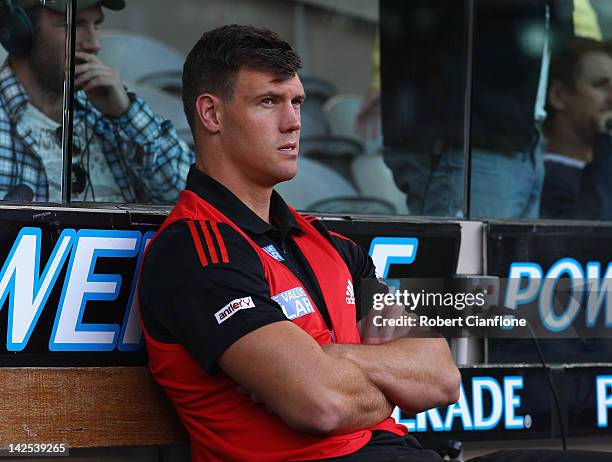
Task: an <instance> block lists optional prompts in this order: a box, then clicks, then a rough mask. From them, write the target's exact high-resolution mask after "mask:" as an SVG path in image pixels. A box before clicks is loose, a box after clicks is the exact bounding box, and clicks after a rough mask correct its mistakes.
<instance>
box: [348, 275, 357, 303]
mask: <svg viewBox="0 0 612 462" xmlns="http://www.w3.org/2000/svg"><path fill="white" fill-rule="evenodd" d="M346 304H347V305H354V304H355V290H354V289H353V283H352V282H351V280H350V279H349V280H348V281H346Z"/></svg>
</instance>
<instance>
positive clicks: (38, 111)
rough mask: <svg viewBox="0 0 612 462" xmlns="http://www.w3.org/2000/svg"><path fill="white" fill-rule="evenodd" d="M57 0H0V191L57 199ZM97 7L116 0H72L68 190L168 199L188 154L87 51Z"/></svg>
mask: <svg viewBox="0 0 612 462" xmlns="http://www.w3.org/2000/svg"><path fill="white" fill-rule="evenodd" d="M67 1H68V0H46V1H41V0H4V1H2V0H0V42H1V43H2V45H3V46H4V48H5V49H6V50H7V51H8V53H9V56H8V59H7V60H6V61H5V62H4V64H3V65H2V67H0V199H2V198H4V199H12V200H21V201H24V200H25V201H29V200H33V201H37V202H46V201H51V202H59V201H60V199H61V178H62V151H61V133H62V125H61V123H62V100H63V95H64V59H65V57H64V53H65V42H66V23H65V12H66V3H67ZM103 7H104V8H106V9H109V10H116V11H117V10H122V9H123V8H124V7H125V0H78V3H77V11H76V14H75V21H76V23H77V30H76V54H75V58H76V66H75V81H74V84H75V89H76V94H75V97H74V111H75V112H74V138H73V165H72V194H71V195H72V199H73V200H86V201H104V202H147V203H164V202H173V201H174V200H176V198H177V197H178V192H179V191H180V190H181V189H183V187H184V185H185V179H186V176H187V172H188V170H189V166H190V164H191V163H192V162H193V159H194V157H193V153H192V152H191V150H190V149H189V147H188V146H187V144H186V143H185V142H183V141H181V140H180V139H179V138H178V136H177V134H176V131H175V129H174V127H173V126H172V124H171V122H169V121H168V120H164V119H162V118H161V117H159V116H158V115H156V114H154V113H153V112H152V110H151V109H150V108H149V106H148V105H147V104H146V103H145V102H144V101H143V100H142V99H140V98H139V97H138V96H136V95H135V94H133V93H130V92H128V91H127V90H126V88H125V87H124V86H123V85H122V83H121V80H120V77H119V74H118V72H117V70H116V69H113V68H112V67H110V66H108V65H106V64H105V63H103V62H102V61H101V60H100V59H99V57H98V56H97V54H98V52H99V51H100V46H101V42H100V35H101V26H102V23H103V21H104V12H103Z"/></svg>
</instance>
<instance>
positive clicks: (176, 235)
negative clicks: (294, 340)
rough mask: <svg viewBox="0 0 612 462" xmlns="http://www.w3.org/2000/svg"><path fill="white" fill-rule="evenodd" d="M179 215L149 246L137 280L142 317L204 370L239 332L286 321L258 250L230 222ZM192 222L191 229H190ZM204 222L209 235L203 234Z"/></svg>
mask: <svg viewBox="0 0 612 462" xmlns="http://www.w3.org/2000/svg"><path fill="white" fill-rule="evenodd" d="M211 226H216V225H214V224H212V225H211V223H210V222H204V221H202V222H191V223H188V222H185V221H182V222H177V223H175V224H174V225H172V226H171V227H169V228H167V229H166V230H165V231H164V232H163V233H162V234H161V235H160V236H159V237H158V238H156V240H155V241H153V243H152V244H151V246H150V248H149V249H148V250H147V256H146V258H145V261H144V263H143V270H142V275H141V281H140V292H139V293H140V303H141V313H142V317H143V322H144V324H145V327H146V329H147V331H148V332H149V334H150V335H151V336H153V338H155V339H156V340H158V341H163V342H166V343H180V344H182V345H184V346H185V347H186V348H187V349H188V350H189V351H190V353H191V354H192V355H193V356H194V357H195V358H196V359H197V360H198V361H199V362H200V364H202V366H203V367H204V368H205V370H206V371H208V372H209V373H214V372H216V371H218V370H219V369H218V365H217V359H218V358H219V356H220V355H221V354H222V353H223V352H224V351H225V350H226V349H227V348H228V347H229V346H230V345H232V343H234V342H235V341H236V340H238V339H240V338H241V337H243V336H244V335H246V334H248V333H249V332H252V331H254V330H256V329H258V328H260V327H262V326H265V325H267V324H270V323H273V322H277V321H286V320H287V318H286V316H285V315H284V313H283V312H282V309H281V308H280V306H279V305H278V304H277V303H276V302H275V301H274V300H272V298H271V297H270V287H269V285H268V282H267V280H266V278H265V276H264V271H263V266H262V263H261V261H260V259H259V256H258V255H257V253H256V252H255V250H254V249H253V248H252V247H251V245H250V244H249V243H248V242H247V241H246V240H244V238H243V237H242V236H240V235H239V234H238V233H237V232H236V231H234V230H233V229H232V228H231V227H229V226H227V225H223V224H219V225H218V231H219V233H218V234H216V233H215V232H214V229H213V228H211ZM190 227H191V229H190ZM206 227H208V231H209V232H208V238H209V239H210V240H208V239H206V238H204V239H201V240H200V239H199V238H198V237H194V234H193V233H192V231H195V236H199V235H200V234H201V235H202V236H204V231H203V230H204V229H205V228H206Z"/></svg>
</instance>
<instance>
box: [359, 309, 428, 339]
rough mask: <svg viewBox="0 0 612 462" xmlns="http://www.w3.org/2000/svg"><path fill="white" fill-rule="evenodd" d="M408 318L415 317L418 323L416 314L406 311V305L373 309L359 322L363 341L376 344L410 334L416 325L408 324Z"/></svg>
mask: <svg viewBox="0 0 612 462" xmlns="http://www.w3.org/2000/svg"><path fill="white" fill-rule="evenodd" d="M407 318H413V319H414V322H415V323H416V316H415V315H414V314H413V313H410V312H408V311H406V309H405V308H404V305H399V304H396V305H391V306H385V307H384V308H383V309H382V310H375V309H371V310H370V311H369V312H368V314H367V316H366V317H365V318H362V319H361V320H360V321H359V323H358V324H357V327H358V328H359V332H360V335H361V343H362V344H364V345H375V344H379V343H387V342H389V341H391V340H393V339H396V338H402V337H407V336H409V335H410V332H411V331H412V330H413V329H414V327H412V326H410V325H408V322H407ZM402 324H406V325H402Z"/></svg>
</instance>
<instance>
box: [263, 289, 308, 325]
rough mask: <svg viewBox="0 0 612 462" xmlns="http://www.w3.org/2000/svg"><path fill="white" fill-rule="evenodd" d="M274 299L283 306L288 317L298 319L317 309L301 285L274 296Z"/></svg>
mask: <svg viewBox="0 0 612 462" xmlns="http://www.w3.org/2000/svg"><path fill="white" fill-rule="evenodd" d="M272 300H274V301H275V302H276V303H278V304H279V305H280V306H281V308H282V309H283V313H285V316H287V318H288V319H296V318H299V317H300V316H304V315H307V314H310V313H314V311H315V309H314V306H312V303H311V302H310V299H309V298H308V295H307V294H306V291H305V290H304V289H303V288H302V287H299V286H298V287H294V288H293V289H289V290H286V291H285V292H281V293H280V294H277V295H274V296H272Z"/></svg>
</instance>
